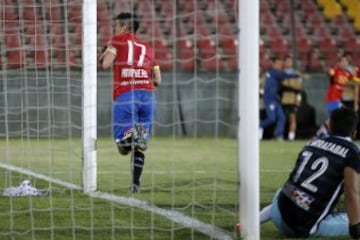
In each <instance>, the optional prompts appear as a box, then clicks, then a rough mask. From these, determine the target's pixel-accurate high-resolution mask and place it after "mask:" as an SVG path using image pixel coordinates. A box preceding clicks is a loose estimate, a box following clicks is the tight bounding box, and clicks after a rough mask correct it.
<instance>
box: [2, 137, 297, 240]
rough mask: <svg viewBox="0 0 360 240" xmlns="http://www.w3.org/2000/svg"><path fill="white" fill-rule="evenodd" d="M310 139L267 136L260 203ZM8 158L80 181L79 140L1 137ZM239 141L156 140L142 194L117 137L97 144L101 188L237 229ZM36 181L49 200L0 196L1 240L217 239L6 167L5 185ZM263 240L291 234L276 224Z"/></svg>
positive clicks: (267, 229)
mask: <svg viewBox="0 0 360 240" xmlns="http://www.w3.org/2000/svg"><path fill="white" fill-rule="evenodd" d="M303 144H304V141H295V142H282V143H279V142H275V141H263V142H261V149H260V156H261V162H260V168H261V172H260V181H261V182H260V184H261V186H260V188H261V190H260V204H261V206H264V205H266V204H268V203H269V202H270V201H271V198H272V196H273V194H274V192H275V191H276V190H277V188H278V187H280V186H281V185H282V183H283V181H284V180H285V179H286V177H287V175H288V173H289V170H290V169H291V168H292V167H293V164H294V160H295V158H296V155H297V153H298V151H299V149H300V148H301V147H302V145H303ZM0 150H1V152H2V153H3V160H2V162H6V163H9V164H12V165H15V166H19V167H23V168H26V169H31V170H33V171H35V172H37V173H40V174H44V175H47V176H52V177H53V178H57V179H61V180H64V181H67V182H69V183H74V184H78V185H80V184H81V177H82V176H81V164H82V163H81V147H80V140H79V139H73V140H71V141H69V140H65V139H57V140H51V141H49V140H47V139H40V140H39V139H9V140H8V141H5V140H1V141H0ZM237 176H238V175H237V143H236V140H235V139H209V138H198V139H193V138H159V137H157V138H154V139H152V140H151V141H150V146H149V149H148V151H147V152H146V160H145V170H144V177H143V180H142V192H141V193H140V194H137V195H134V196H133V195H131V194H129V192H128V186H129V183H130V171H129V157H128V156H127V157H121V156H119V155H118V153H117V152H116V149H115V147H114V145H113V143H112V141H111V139H100V140H99V141H98V187H99V190H100V191H103V192H109V193H112V194H114V195H119V196H124V197H135V198H137V199H140V200H143V201H146V202H148V203H150V204H153V205H156V206H158V207H161V208H165V209H172V210H176V211H179V212H182V213H184V214H185V215H187V216H190V217H194V218H197V219H199V220H201V221H203V222H205V223H208V224H213V225H216V226H217V227H220V228H222V229H225V230H227V231H229V232H230V233H231V232H233V229H234V224H235V223H236V222H237V218H238V216H237V215H238V185H237V179H238V177H237ZM25 178H30V179H31V181H32V183H33V184H34V185H36V187H38V188H50V189H51V193H50V194H49V196H46V197H21V198H19V197H18V198H8V197H3V196H1V197H0V217H1V219H2V220H1V221H0V239H65V240H66V239H124V240H127V239H156V240H162V239H164V240H165V239H200V240H202V239H211V238H210V237H209V236H206V235H204V234H202V233H199V232H197V231H196V230H195V229H189V228H185V227H183V226H181V225H179V224H176V223H173V222H171V221H170V220H168V219H166V218H163V217H161V216H159V215H157V214H154V213H151V212H148V211H144V210H141V209H138V208H134V207H129V206H125V205H121V204H118V203H113V202H110V201H106V200H101V199H96V198H95V199H94V198H90V197H88V196H87V195H84V194H82V193H81V192H80V191H77V190H70V189H66V188H65V187H63V186H58V185H56V184H49V183H48V182H46V181H43V180H38V179H36V178H34V177H29V176H25V175H22V174H19V173H15V172H11V171H8V170H4V169H0V188H1V189H3V188H5V187H8V186H15V185H18V184H19V183H20V181H21V180H23V179H25ZM261 239H269V240H270V239H286V238H283V237H282V236H281V234H279V233H278V231H277V230H276V229H275V227H274V225H273V224H272V223H266V224H264V225H262V226H261Z"/></svg>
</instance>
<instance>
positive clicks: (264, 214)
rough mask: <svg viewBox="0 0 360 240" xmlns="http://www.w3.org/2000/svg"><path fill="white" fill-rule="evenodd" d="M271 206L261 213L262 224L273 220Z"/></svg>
mask: <svg viewBox="0 0 360 240" xmlns="http://www.w3.org/2000/svg"><path fill="white" fill-rule="evenodd" d="M271 206H272V204H269V205H267V206H266V207H264V208H263V209H261V211H260V224H263V223H266V222H268V221H270V220H271Z"/></svg>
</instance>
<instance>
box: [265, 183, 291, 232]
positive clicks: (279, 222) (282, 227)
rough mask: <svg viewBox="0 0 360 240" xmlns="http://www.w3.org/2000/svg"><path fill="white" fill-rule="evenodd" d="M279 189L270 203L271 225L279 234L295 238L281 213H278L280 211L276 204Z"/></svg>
mask: <svg viewBox="0 0 360 240" xmlns="http://www.w3.org/2000/svg"><path fill="white" fill-rule="evenodd" d="M280 191H281V189H279V190H278V191H277V192H276V193H275V196H274V198H273V200H272V203H271V208H270V209H271V210H270V211H271V220H272V221H273V223H274V224H275V226H276V227H277V229H279V231H280V232H282V233H283V234H284V235H285V236H287V237H295V236H296V234H295V232H294V231H293V230H292V229H290V228H289V227H288V226H287V224H286V223H285V222H284V221H283V219H282V216H281V213H280V209H279V203H278V196H279V194H280Z"/></svg>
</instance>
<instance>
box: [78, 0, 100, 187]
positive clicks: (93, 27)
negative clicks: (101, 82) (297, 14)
mask: <svg viewBox="0 0 360 240" xmlns="http://www.w3.org/2000/svg"><path fill="white" fill-rule="evenodd" d="M82 12H83V23H82V25H83V46H82V56H83V57H82V61H83V68H82V82H83V84H82V86H83V99H82V101H83V102H82V104H83V107H82V111H83V117H82V120H83V126H82V154H83V156H82V161H83V190H84V192H86V193H89V192H93V191H95V190H96V189H97V159H96V145H97V143H96V142H97V14H96V13H97V1H96V0H84V2H83V10H82Z"/></svg>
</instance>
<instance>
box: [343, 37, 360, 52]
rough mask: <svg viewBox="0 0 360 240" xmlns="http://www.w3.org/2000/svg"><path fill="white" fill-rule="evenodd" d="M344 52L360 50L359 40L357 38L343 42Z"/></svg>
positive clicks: (350, 38)
mask: <svg viewBox="0 0 360 240" xmlns="http://www.w3.org/2000/svg"><path fill="white" fill-rule="evenodd" d="M343 45H344V50H345V51H354V50H357V49H360V40H359V39H358V38H357V37H349V38H346V39H344V40H343Z"/></svg>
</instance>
